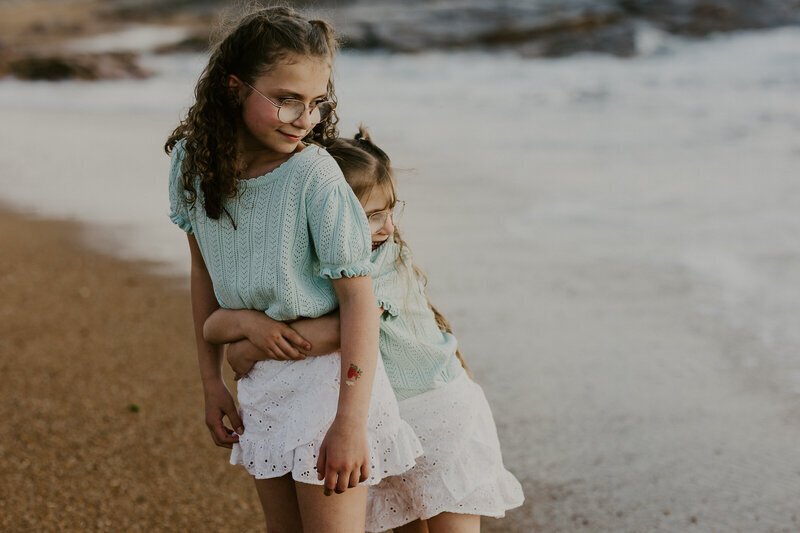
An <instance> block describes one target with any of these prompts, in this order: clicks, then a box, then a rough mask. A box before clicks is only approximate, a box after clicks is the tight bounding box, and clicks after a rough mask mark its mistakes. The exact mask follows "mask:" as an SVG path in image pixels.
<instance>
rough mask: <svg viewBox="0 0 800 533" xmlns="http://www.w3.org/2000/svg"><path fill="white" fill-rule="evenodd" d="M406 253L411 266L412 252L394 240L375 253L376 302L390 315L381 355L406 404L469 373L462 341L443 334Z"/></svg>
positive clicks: (385, 318)
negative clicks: (463, 360)
mask: <svg viewBox="0 0 800 533" xmlns="http://www.w3.org/2000/svg"><path fill="white" fill-rule="evenodd" d="M400 253H402V254H403V259H404V260H405V264H406V265H409V266H410V265H411V252H410V251H409V250H408V248H407V247H403V249H402V252H401V251H400V246H398V245H397V244H396V243H395V242H394V241H393V240H391V239H389V240H388V241H386V242H385V243H384V244H382V245H381V246H380V247H379V248H378V249H377V250H375V251H374V252H372V262H373V264H374V265H375V270H374V271H373V274H372V279H373V285H374V287H375V298H376V299H377V300H378V305H379V306H381V307H382V308H383V310H384V312H383V315H382V316H381V326H380V328H381V329H380V350H381V357H382V358H383V363H384V366H385V367H386V374H387V376H388V377H389V382H390V383H391V384H392V388H393V389H394V393H395V396H397V399H398V401H402V400H405V399H408V398H411V397H413V396H417V395H418V394H422V393H423V392H427V391H430V390H433V389H435V388H437V387H441V386H442V385H445V384H447V383H450V382H451V381H453V380H454V379H456V378H458V377H461V376H463V375H464V374H465V371H464V368H463V367H462V366H461V361H459V359H458V356H456V348H457V347H458V343H457V341H456V338H455V337H454V336H453V335H451V334H450V333H447V332H444V331H441V330H440V329H439V326H438V325H437V324H436V318H435V317H434V315H433V311H431V309H430V307H429V306H428V300H427V298H426V297H425V292H424V291H425V288H424V287H423V285H422V283H421V282H420V281H419V280H418V279H417V278H416V277H415V276H414V274H413V273H412V272H411V271H410V268H406V267H404V266H403V263H400V262H398V261H397V258H398V256H399V254H400Z"/></svg>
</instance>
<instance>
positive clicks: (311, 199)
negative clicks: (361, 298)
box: [306, 154, 372, 279]
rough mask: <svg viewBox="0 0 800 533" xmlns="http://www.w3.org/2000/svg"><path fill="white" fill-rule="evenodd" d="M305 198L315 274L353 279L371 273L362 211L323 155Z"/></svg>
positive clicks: (331, 161)
mask: <svg viewBox="0 0 800 533" xmlns="http://www.w3.org/2000/svg"><path fill="white" fill-rule="evenodd" d="M312 172H314V173H315V174H316V175H315V176H314V177H313V179H312V183H311V186H310V187H309V190H308V194H307V196H306V212H307V214H308V226H309V232H310V234H311V239H312V241H313V243H314V250H315V251H316V253H317V257H318V258H319V260H320V263H321V265H320V270H319V275H320V276H323V277H327V278H330V279H339V278H341V277H342V276H344V277H348V278H353V277H358V276H366V275H369V274H370V273H371V272H372V263H370V260H369V257H370V251H371V250H370V249H371V242H372V241H371V237H370V232H369V223H368V222H367V216H366V215H365V214H364V209H363V208H362V207H361V204H360V203H359V201H358V198H356V195H355V194H354V193H353V190H352V189H351V188H350V186H349V185H348V184H347V182H346V181H345V179H344V175H342V171H341V169H340V168H339V165H337V164H336V161H335V160H334V159H333V157H331V156H329V155H327V154H326V157H322V158H320V159H318V160H317V161H316V164H315V165H314V166H313V168H312Z"/></svg>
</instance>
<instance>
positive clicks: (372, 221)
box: [367, 200, 406, 233]
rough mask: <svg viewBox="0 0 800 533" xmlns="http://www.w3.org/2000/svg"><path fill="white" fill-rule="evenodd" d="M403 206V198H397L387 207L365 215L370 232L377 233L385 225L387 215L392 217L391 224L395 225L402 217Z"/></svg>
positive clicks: (404, 205)
mask: <svg viewBox="0 0 800 533" xmlns="http://www.w3.org/2000/svg"><path fill="white" fill-rule="evenodd" d="M405 208H406V203H405V202H404V201H403V200H397V201H396V202H395V203H394V205H393V206H392V207H390V208H389V209H384V210H383V211H376V212H375V213H372V214H371V215H370V216H368V217H367V220H368V221H369V230H370V231H371V232H372V233H377V232H378V231H380V229H381V228H382V227H384V226H385V225H386V221H387V220H388V219H389V217H392V224H394V225H395V226H396V225H397V224H399V223H400V219H401V218H402V217H403V211H404V210H405Z"/></svg>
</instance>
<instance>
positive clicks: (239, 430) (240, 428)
mask: <svg viewBox="0 0 800 533" xmlns="http://www.w3.org/2000/svg"><path fill="white" fill-rule="evenodd" d="M236 433H238V434H239V435H241V434H242V433H244V428H243V427H242V426H239V427H238V428H236Z"/></svg>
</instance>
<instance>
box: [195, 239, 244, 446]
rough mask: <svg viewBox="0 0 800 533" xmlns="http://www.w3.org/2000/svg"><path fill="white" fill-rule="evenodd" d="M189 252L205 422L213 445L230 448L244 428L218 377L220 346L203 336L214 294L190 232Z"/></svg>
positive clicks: (213, 306)
mask: <svg viewBox="0 0 800 533" xmlns="http://www.w3.org/2000/svg"><path fill="white" fill-rule="evenodd" d="M188 238H189V252H190V254H191V259H192V260H191V290H192V317H193V318H194V332H195V342H196V344H197V362H198V364H199V366H200V379H201V380H202V383H203V393H204V396H205V411H206V425H207V426H208V429H209V431H210V432H211V437H212V439H213V440H214V443H215V444H216V445H217V446H223V447H225V448H230V447H231V446H232V445H233V443H234V442H238V440H239V436H238V435H237V433H239V434H241V433H242V432H243V431H244V426H243V424H242V420H241V418H239V413H238V412H237V410H236V404H235V403H234V401H233V397H232V396H231V393H230V391H229V390H228V387H226V386H225V382H224V381H223V380H222V347H221V346H217V345H214V344H211V343H209V342H207V341H206V340H205V338H204V337H203V324H205V321H206V319H207V318H208V317H209V316H210V315H211V314H212V313H213V312H214V311H215V310H216V309H217V308H218V307H219V304H218V303H217V299H216V297H215V296H214V288H213V284H212V282H211V277H210V276H209V274H208V269H207V268H206V264H205V262H204V261H203V256H202V255H201V254H200V248H199V247H198V245H197V240H196V239H195V237H194V235H191V234H190V235H188ZM225 417H228V421H229V422H230V424H231V425H232V426H233V428H234V429H235V430H236V431H235V432H234V431H233V430H231V429H229V428H228V427H226V426H225V423H224V422H223V419H224V418H225Z"/></svg>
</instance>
